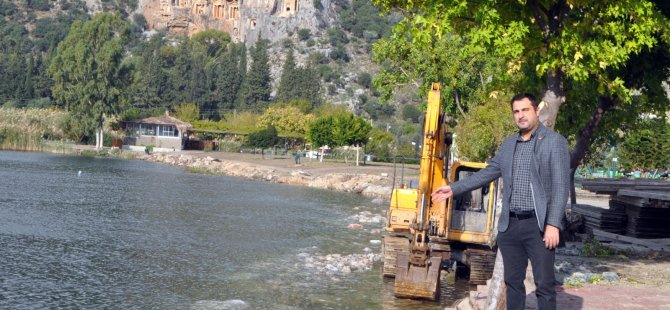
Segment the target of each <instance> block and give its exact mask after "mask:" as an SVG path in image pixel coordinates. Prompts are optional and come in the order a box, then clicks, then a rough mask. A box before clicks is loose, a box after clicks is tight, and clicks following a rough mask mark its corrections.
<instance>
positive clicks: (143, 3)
mask: <svg viewBox="0 0 670 310" xmlns="http://www.w3.org/2000/svg"><path fill="white" fill-rule="evenodd" d="M330 7H331V0H320V1H319V0H140V1H139V6H138V13H141V14H143V15H144V17H145V18H146V20H147V23H148V26H149V28H150V29H156V30H162V29H167V30H168V31H170V32H173V33H182V34H187V35H191V34H194V33H196V32H199V31H203V30H207V29H217V30H223V31H226V32H228V33H229V34H230V35H231V37H232V38H233V40H234V41H236V42H241V41H244V42H247V43H253V42H255V41H256V39H257V38H258V36H259V35H260V37H262V38H265V39H269V40H270V41H273V42H276V41H278V40H281V39H283V38H285V37H287V36H288V35H289V33H290V32H295V31H296V30H298V29H302V28H306V29H310V30H312V31H313V32H316V31H317V30H318V29H320V28H325V27H328V26H330V24H331V23H332V22H333V21H334V19H335V18H336V15H337V14H336V13H335V12H334V11H333V10H331V9H330Z"/></svg>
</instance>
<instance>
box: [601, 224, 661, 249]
mask: <svg viewBox="0 0 670 310" xmlns="http://www.w3.org/2000/svg"><path fill="white" fill-rule="evenodd" d="M593 237H594V238H595V239H596V240H598V241H601V242H606V243H607V246H609V247H612V248H616V249H619V250H629V251H630V250H632V251H635V252H647V251H650V250H651V251H665V252H670V239H668V238H665V239H653V240H650V239H640V238H635V237H629V236H622V235H617V234H613V233H609V232H606V231H602V230H597V229H594V230H593Z"/></svg>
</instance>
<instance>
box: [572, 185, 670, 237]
mask: <svg viewBox="0 0 670 310" xmlns="http://www.w3.org/2000/svg"><path fill="white" fill-rule="evenodd" d="M582 187H583V188H584V189H586V190H589V191H593V192H596V193H601V194H609V195H610V197H611V198H610V209H609V210H606V209H603V210H605V211H602V212H600V213H606V215H602V214H596V217H595V218H594V217H593V214H592V213H593V211H592V210H587V211H588V212H586V213H589V212H590V213H589V214H591V217H592V218H591V225H590V227H589V224H588V222H589V219H588V216H589V215H587V214H584V217H585V219H586V222H587V230H589V232H593V231H594V230H599V231H603V232H610V233H615V234H625V235H626V236H630V237H634V238H655V239H657V238H670V225H668V223H670V181H668V180H649V179H634V180H630V179H596V180H586V181H584V182H583V183H582ZM611 210H615V211H614V212H619V214H621V213H623V214H625V217H626V218H627V220H626V221H625V222H624V223H622V224H621V227H620V228H619V229H613V228H612V225H610V223H611V222H612V216H611ZM577 212H580V211H579V210H577ZM603 219H606V220H603ZM598 225H600V227H598Z"/></svg>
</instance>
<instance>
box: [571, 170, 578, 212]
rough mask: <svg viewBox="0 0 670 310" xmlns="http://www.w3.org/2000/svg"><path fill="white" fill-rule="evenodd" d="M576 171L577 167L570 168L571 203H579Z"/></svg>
mask: <svg viewBox="0 0 670 310" xmlns="http://www.w3.org/2000/svg"><path fill="white" fill-rule="evenodd" d="M575 172H577V168H570V205H573V206H574V205H576V204H577V191H576V190H575Z"/></svg>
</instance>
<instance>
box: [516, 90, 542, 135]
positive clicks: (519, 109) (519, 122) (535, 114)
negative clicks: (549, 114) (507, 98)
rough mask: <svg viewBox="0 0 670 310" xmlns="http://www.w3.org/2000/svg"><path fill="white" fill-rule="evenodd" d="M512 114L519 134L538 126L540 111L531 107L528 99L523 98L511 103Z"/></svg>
mask: <svg viewBox="0 0 670 310" xmlns="http://www.w3.org/2000/svg"><path fill="white" fill-rule="evenodd" d="M512 114H513V115H514V122H515V123H516V127H518V128H519V130H520V131H521V132H527V131H532V130H534V129H535V128H537V126H538V125H539V122H540V118H539V114H540V111H539V110H537V109H535V107H533V104H532V103H531V102H530V100H528V98H523V99H521V100H518V101H514V102H513V103H512Z"/></svg>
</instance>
